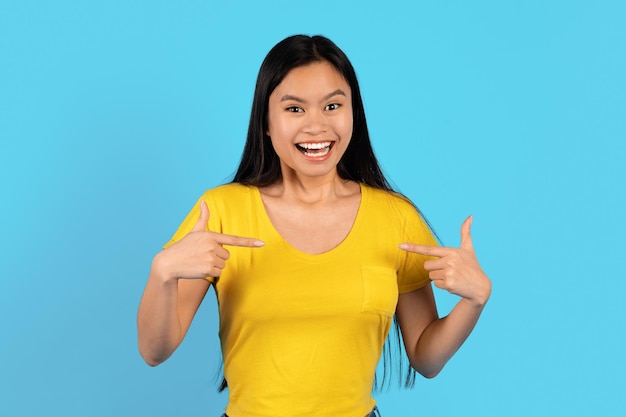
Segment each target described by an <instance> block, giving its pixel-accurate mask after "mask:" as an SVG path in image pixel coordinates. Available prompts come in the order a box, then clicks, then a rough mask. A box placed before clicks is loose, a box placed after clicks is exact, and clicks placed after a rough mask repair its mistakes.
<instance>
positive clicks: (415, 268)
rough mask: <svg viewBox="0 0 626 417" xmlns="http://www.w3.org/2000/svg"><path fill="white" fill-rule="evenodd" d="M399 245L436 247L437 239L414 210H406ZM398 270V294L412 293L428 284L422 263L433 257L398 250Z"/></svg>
mask: <svg viewBox="0 0 626 417" xmlns="http://www.w3.org/2000/svg"><path fill="white" fill-rule="evenodd" d="M402 238H403V241H402V242H401V243H417V244H420V245H429V246H438V243H437V239H435V236H434V235H433V232H432V231H431V230H430V228H429V227H428V224H427V223H426V221H425V220H424V219H423V218H422V216H421V215H420V213H419V212H418V211H417V210H416V209H415V208H414V207H410V208H409V209H407V211H406V214H405V217H404V227H403V230H402ZM399 257H400V259H399V268H398V291H399V293H400V294H403V293H407V292H411V291H414V290H416V289H418V288H421V287H423V286H424V285H426V284H428V283H429V282H430V278H429V277H428V271H426V270H425V269H424V262H425V261H427V260H428V259H433V257H430V256H425V255H420V254H417V253H412V252H407V251H404V250H400V255H399Z"/></svg>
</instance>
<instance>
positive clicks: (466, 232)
mask: <svg viewBox="0 0 626 417" xmlns="http://www.w3.org/2000/svg"><path fill="white" fill-rule="evenodd" d="M473 220H474V218H473V217H472V215H470V216H469V217H468V218H467V219H465V221H464V222H463V225H461V248H463V249H468V250H474V244H473V243H472V234H471V232H470V228H471V227H472V221H473Z"/></svg>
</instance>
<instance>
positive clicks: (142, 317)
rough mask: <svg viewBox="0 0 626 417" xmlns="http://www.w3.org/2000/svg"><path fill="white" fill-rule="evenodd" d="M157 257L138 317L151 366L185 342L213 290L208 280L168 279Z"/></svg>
mask: <svg viewBox="0 0 626 417" xmlns="http://www.w3.org/2000/svg"><path fill="white" fill-rule="evenodd" d="M162 257H163V252H161V253H159V254H158V255H157V256H155V258H154V260H153V262H152V269H151V271H150V277H149V278H148V283H147V284H146V288H145V290H144V293H143V296H142V297H141V302H140V304H139V311H138V313H137V335H138V339H139V340H138V342H139V352H140V353H141V356H142V357H143V359H144V360H145V361H146V363H147V364H148V365H150V366H156V365H158V364H160V363H161V362H163V361H165V360H166V359H167V358H169V357H170V355H171V354H172V353H173V352H174V350H176V348H177V347H178V345H180V343H181V342H182V340H183V338H184V337H185V334H186V333H187V330H188V329H189V326H190V325H191V321H192V319H193V317H194V315H195V314H196V311H197V310H198V307H199V306H200V303H201V302H202V300H203V299H204V296H205V294H206V292H207V290H208V288H209V286H210V283H209V282H208V281H207V280H204V279H202V280H183V279H180V280H179V279H168V278H167V274H166V273H164V272H163V268H162V267H161V263H162Z"/></svg>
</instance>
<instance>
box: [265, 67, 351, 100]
mask: <svg viewBox="0 0 626 417" xmlns="http://www.w3.org/2000/svg"><path fill="white" fill-rule="evenodd" d="M337 89H340V90H342V91H344V92H345V93H346V95H349V94H350V86H349V84H348V82H347V81H346V79H345V78H344V77H343V75H342V74H341V73H340V72H339V71H337V69H336V68H335V67H334V66H333V65H332V64H330V63H329V62H328V61H321V62H313V63H311V64H308V65H303V66H300V67H296V68H294V69H292V70H291V71H289V72H288V73H287V75H286V76H285V78H283V80H282V81H281V82H280V84H278V86H277V87H276V89H275V90H274V91H273V92H272V95H278V94H310V95H315V94H321V95H324V94H327V93H329V92H330V91H334V90H337Z"/></svg>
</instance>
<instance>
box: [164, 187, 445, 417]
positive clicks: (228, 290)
mask: <svg viewBox="0 0 626 417" xmlns="http://www.w3.org/2000/svg"><path fill="white" fill-rule="evenodd" d="M201 199H204V201H205V202H206V203H207V206H208V207H209V210H210V213H211V216H210V220H209V230H211V231H215V232H220V233H227V234H232V235H239V236H246V237H253V238H258V239H260V240H262V241H264V242H265V246H263V247H261V248H241V247H232V246H229V247H228V250H229V251H230V253H231V257H230V259H229V260H228V261H227V263H226V268H225V269H224V270H223V271H222V275H221V276H220V277H219V278H218V279H216V280H213V279H212V278H210V280H211V281H212V282H213V283H214V285H215V289H216V293H217V297H218V304H219V314H220V339H221V346H222V354H223V357H224V375H225V377H226V380H227V381H228V388H229V401H228V407H227V409H226V412H227V413H228V415H229V416H230V417H276V416H283V417H311V416H334V417H337V416H354V417H361V416H365V415H366V414H367V413H369V412H370V411H371V410H372V408H373V407H374V405H375V403H376V402H375V401H374V399H373V398H372V396H371V391H372V384H373V381H374V373H375V370H376V365H377V363H378V360H379V358H380V355H381V352H382V347H383V344H384V341H385V338H386V336H387V333H388V332H389V328H390V326H391V323H392V320H393V315H394V313H395V309H396V304H397V301H398V293H404V292H409V291H413V290H415V289H417V288H420V287H422V286H424V285H426V284H427V283H429V278H428V273H427V272H426V271H425V270H424V269H423V262H424V257H422V256H421V255H417V254H409V253H407V252H405V251H403V250H400V249H399V248H398V244H400V243H402V242H413V243H422V244H428V245H435V244H436V241H435V239H434V238H433V236H432V234H431V232H430V231H429V229H428V227H427V226H426V225H425V224H424V221H423V220H422V219H421V217H420V216H419V214H418V213H417V211H416V210H415V208H414V207H413V206H412V205H411V204H410V203H409V202H408V201H406V200H405V199H404V198H402V197H400V196H398V195H396V194H393V193H390V192H387V191H382V190H378V189H375V188H372V187H369V186H366V185H363V184H362V185H361V204H360V207H359V210H358V213H357V216H356V219H355V222H354V224H353V226H352V229H351V231H350V233H349V234H348V236H347V237H346V238H345V239H344V241H343V242H341V243H340V244H339V245H338V246H337V247H335V248H334V249H332V250H330V251H328V252H325V253H322V254H319V255H310V254H306V253H303V252H300V251H299V250H297V249H295V248H294V247H292V246H290V245H289V244H288V243H287V242H286V241H285V240H284V239H283V238H282V237H281V236H280V235H279V233H278V232H277V231H276V229H274V227H273V226H272V223H271V221H270V219H269V217H268V216H267V213H266V211H265V208H264V206H263V202H262V200H261V195H260V193H259V190H258V188H256V187H251V186H244V185H241V184H227V185H223V186H220V187H217V188H215V189H212V190H209V191H207V192H206V193H205V194H204V195H203V196H202V197H201ZM199 215H200V211H199V204H196V205H195V206H194V208H193V210H192V211H191V212H190V213H189V215H188V216H187V218H186V219H185V220H184V222H183V223H182V224H181V226H180V228H179V229H178V231H177V232H176V234H175V235H174V237H173V238H172V240H171V241H170V242H168V244H167V245H166V246H169V245H171V244H173V243H174V242H176V241H178V240H180V239H181V238H183V237H184V236H185V235H186V234H187V233H189V231H190V230H191V229H192V227H193V225H194V224H195V223H196V221H197V219H198V217H199ZM302 221H307V219H302Z"/></svg>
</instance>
